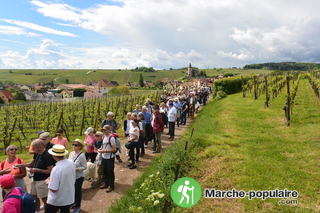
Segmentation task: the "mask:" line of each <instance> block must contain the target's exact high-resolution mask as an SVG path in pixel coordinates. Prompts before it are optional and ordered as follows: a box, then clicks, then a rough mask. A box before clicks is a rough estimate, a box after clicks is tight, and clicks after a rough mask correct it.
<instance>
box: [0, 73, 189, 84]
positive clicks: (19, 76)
mask: <svg viewBox="0 0 320 213" xmlns="http://www.w3.org/2000/svg"><path fill="white" fill-rule="evenodd" d="M11 71H12V73H10V70H0V81H2V82H5V81H12V82H13V83H21V84H34V83H38V82H40V83H50V82H51V81H54V84H61V83H65V81H66V79H69V82H70V83H81V84H87V83H88V82H89V81H92V80H100V79H108V80H110V81H117V82H118V83H119V85H123V84H125V83H126V82H138V80H139V76H140V74H142V75H143V79H144V80H145V81H155V80H162V79H163V78H170V79H179V78H180V77H183V76H184V73H182V71H181V70H174V71H172V70H170V71H169V70H158V71H157V72H148V73H146V72H131V71H130V70H121V71H118V70H11ZM26 73H32V75H26Z"/></svg>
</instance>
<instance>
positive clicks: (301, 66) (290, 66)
mask: <svg viewBox="0 0 320 213" xmlns="http://www.w3.org/2000/svg"><path fill="white" fill-rule="evenodd" d="M243 69H265V70H283V71H291V70H301V71H308V70H314V69H320V64H317V63H300V62H280V63H273V62H270V63H261V64H248V65H245V66H244V67H243Z"/></svg>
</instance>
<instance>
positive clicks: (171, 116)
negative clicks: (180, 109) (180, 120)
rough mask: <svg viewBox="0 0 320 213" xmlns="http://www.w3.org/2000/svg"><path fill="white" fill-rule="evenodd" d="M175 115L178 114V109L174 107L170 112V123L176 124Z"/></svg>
mask: <svg viewBox="0 0 320 213" xmlns="http://www.w3.org/2000/svg"><path fill="white" fill-rule="evenodd" d="M175 114H177V109H176V108H175V107H174V106H172V107H171V108H170V109H169V111H168V121H169V122H175V120H174V116H175Z"/></svg>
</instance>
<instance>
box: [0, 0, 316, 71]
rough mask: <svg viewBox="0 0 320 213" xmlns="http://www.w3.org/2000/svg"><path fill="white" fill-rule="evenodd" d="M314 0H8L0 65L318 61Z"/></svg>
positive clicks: (0, 9)
mask: <svg viewBox="0 0 320 213" xmlns="http://www.w3.org/2000/svg"><path fill="white" fill-rule="evenodd" d="M319 8H320V1H319V0H304V1H301V0H299V1H297V0H290V1H286V0H263V1H262V0H223V1H221V0H119V1H112V0H111V1H104V0H51V1H44V0H31V1H28V0H25V1H20V0H11V1H1V3H0V69H126V68H127V69H132V68H135V67H142V66H145V67H153V68H155V69H169V68H174V69H175V68H181V67H187V66H188V65H189V63H191V64H192V66H194V67H199V68H200V69H207V68H220V67H222V68H229V67H243V66H244V65H246V64H252V63H265V62H288V61H295V62H316V63H319V62H320V36H319V35H320V13H319V11H318V10H319Z"/></svg>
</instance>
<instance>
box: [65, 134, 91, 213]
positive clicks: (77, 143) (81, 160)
mask: <svg viewBox="0 0 320 213" xmlns="http://www.w3.org/2000/svg"><path fill="white" fill-rule="evenodd" d="M72 146H73V150H74V151H72V152H70V155H69V160H72V161H73V163H74V164H75V166H76V183H75V184H74V187H75V196H74V200H75V202H74V211H73V213H78V212H80V210H81V208H80V207H81V199H82V184H83V181H84V175H83V171H84V170H86V169H87V161H86V156H85V154H84V153H83V152H82V151H81V150H82V148H83V147H84V143H83V141H82V140H81V139H78V138H77V139H75V140H74V141H73V143H72Z"/></svg>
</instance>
